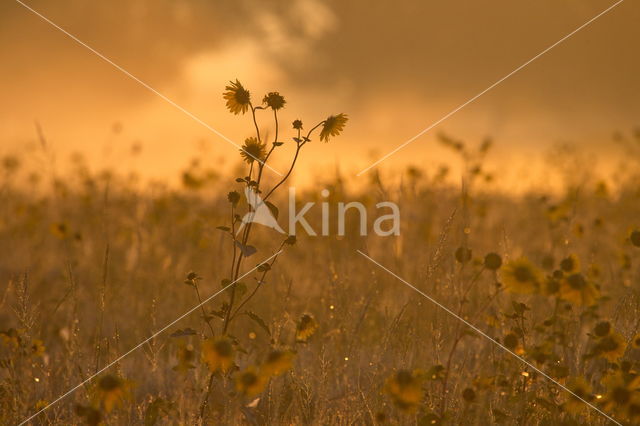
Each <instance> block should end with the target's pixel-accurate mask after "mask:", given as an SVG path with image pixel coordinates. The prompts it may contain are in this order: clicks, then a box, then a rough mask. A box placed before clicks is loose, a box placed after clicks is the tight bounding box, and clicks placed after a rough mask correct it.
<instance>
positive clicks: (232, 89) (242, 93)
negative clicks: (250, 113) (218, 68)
mask: <svg viewBox="0 0 640 426" xmlns="http://www.w3.org/2000/svg"><path fill="white" fill-rule="evenodd" d="M225 90H226V92H224V93H223V95H222V96H223V97H224V98H225V99H226V100H227V108H229V111H231V112H232V113H233V114H240V113H243V114H244V113H245V112H247V109H249V104H250V102H251V94H250V93H249V91H248V90H247V89H245V88H244V87H243V86H242V84H241V83H240V82H239V81H238V80H236V81H235V82H233V81H230V82H229V86H226V87H225Z"/></svg>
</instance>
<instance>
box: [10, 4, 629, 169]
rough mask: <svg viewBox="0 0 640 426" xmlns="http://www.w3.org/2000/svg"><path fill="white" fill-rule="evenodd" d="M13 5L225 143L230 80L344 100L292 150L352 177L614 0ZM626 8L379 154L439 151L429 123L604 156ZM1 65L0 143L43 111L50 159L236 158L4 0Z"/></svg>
mask: <svg viewBox="0 0 640 426" xmlns="http://www.w3.org/2000/svg"><path fill="white" fill-rule="evenodd" d="M24 3H25V4H26V5H28V6H29V7H31V8H33V9H34V10H36V11H37V12H38V13H40V14H42V15H43V16H45V17H46V18H48V19H49V20H50V21H52V22H53V23H55V24H56V25H58V26H59V27H61V28H63V29H64V30H66V31H68V32H69V33H71V34H73V35H74V36H75V37H77V38H78V39H79V40H81V41H82V42H83V43H86V44H87V45H88V46H90V47H91V48H93V49H94V50H96V51H98V52H100V53H101V54H103V55H104V56H106V57H108V58H109V59H110V60H111V61H113V62H114V63H116V64H117V65H119V66H120V67H122V68H123V69H124V70H126V71H127V72H128V73H130V74H131V75H134V76H135V77H136V78H137V79H139V80H140V81H142V82H144V83H145V84H147V85H148V86H150V87H152V88H153V89H154V90H156V91H157V92H159V93H161V94H163V95H164V96H166V97H168V98H169V99H171V100H172V101H173V102H175V104H177V105H179V106H180V107H181V108H183V109H184V110H186V111H188V112H189V113H190V114H192V115H193V116H195V117H197V118H198V119H199V120H201V121H202V122H204V123H206V124H207V125H208V126H210V127H211V128H214V129H216V130H217V131H218V132H220V133H222V134H223V135H225V136H226V137H227V138H229V139H231V140H232V141H234V142H235V143H237V144H241V143H242V141H243V140H244V139H245V138H246V137H248V136H251V131H252V125H251V122H250V120H249V117H248V116H234V115H231V114H229V113H228V111H226V110H225V105H224V100H223V99H222V92H223V91H224V86H225V85H226V84H227V82H228V81H229V80H231V79H236V78H237V79H239V80H240V81H241V82H242V83H243V84H244V85H245V86H246V87H247V88H248V89H249V90H250V91H251V93H252V97H253V99H255V100H260V99H261V98H262V96H263V95H264V94H265V93H267V92H270V91H279V92H280V93H281V94H283V95H284V96H285V98H286V100H287V107H286V109H285V110H284V111H283V112H282V114H281V122H282V123H285V125H284V126H285V127H288V125H289V123H290V122H291V121H293V120H294V119H297V118H300V119H302V120H303V122H305V123H309V124H315V123H317V122H319V121H321V120H323V119H324V118H326V117H327V116H328V115H330V114H335V113H341V112H344V113H347V114H348V115H349V117H350V121H349V123H348V126H347V129H346V130H345V133H344V134H343V135H342V136H340V137H339V138H336V139H335V140H332V141H331V142H329V143H328V144H324V143H321V142H319V141H314V142H315V143H312V144H310V145H308V148H305V150H306V152H304V153H303V157H302V159H301V162H300V170H301V171H300V172H299V175H301V176H302V177H303V178H304V177H306V178H308V179H311V178H315V177H318V176H322V175H324V174H330V173H332V172H333V171H334V170H335V169H336V168H340V170H342V171H343V172H344V173H346V174H354V175H355V174H356V173H357V172H358V171H360V170H362V169H364V168H366V167H368V166H369V165H370V164H371V163H373V162H374V161H375V160H377V159H379V158H380V157H382V156H384V155H385V154H387V153H388V152H390V151H392V150H393V149H394V148H396V147H397V146H399V145H401V144H402V143H403V142H405V141H407V140H408V139H410V138H412V137H413V136H415V135H416V134H417V133H419V132H420V131H422V130H423V129H425V128H427V127H428V126H430V125H431V124H432V123H434V122H436V121H438V120H440V119H441V118H442V117H443V116H445V115H446V114H448V113H449V112H450V111H452V110H454V109H455V108H456V107H458V106H459V105H461V104H463V103H465V102H466V101H468V100H469V99H471V98H473V97H474V96H475V95H477V94H478V93H480V92H482V91H483V90H485V89H486V88H487V87H489V86H491V85H492V84H493V83H495V82H496V81H498V80H500V79H501V78H503V77H505V76H506V75H508V74H509V73H511V72H512V71H513V70H515V69H516V68H518V67H519V66H520V65H522V64H523V63H525V62H526V61H528V60H530V59H531V58H533V57H534V56H536V55H537V54H539V53H540V52H542V51H543V50H544V49H546V48H547V47H549V46H550V45H552V44H554V43H556V42H557V41H558V40H560V39H562V38H563V37H565V36H566V35H567V34H569V33H571V32H572V31H573V30H575V29H576V28H578V27H579V26H581V25H583V24H584V23H585V22H587V21H588V20H590V19H591V18H593V17H594V16H596V15H598V14H599V13H600V12H602V11H603V10H605V9H607V8H608V7H609V6H611V5H612V4H614V3H615V0H610V1H603V0H538V1H535V2H534V1H521V0H515V1H514V0H492V1H484V2H479V1H477V0H450V1H447V2H442V1H432V0H428V1H396V2H382V1H380V2H371V1H364V0H350V1H337V0H336V1H334V0H328V1H322V0H292V1H264V0H239V1H238V0H234V1H208V0H154V1H152V0H111V1H109V2H106V1H103V2H86V1H82V0H57V1H51V0H48V1H42V0H30V1H26V0H25V2H24ZM638 22H640V4H639V3H637V2H634V1H633V0H626V1H624V2H622V3H621V4H620V5H618V6H617V7H615V8H614V9H612V10H611V11H610V12H608V13H607V14H605V15H603V16H602V17H600V18H599V19H597V20H595V21H594V22H593V23H591V24H590V25H589V26H587V27H586V28H584V29H583V30H581V31H579V32H578V33H576V34H575V35H573V36H572V37H570V38H568V39H567V40H566V41H564V42H563V43H561V44H560V45H558V46H556V47H555V48H553V49H552V50H550V51H549V52H548V53H546V54H544V55H543V56H541V57H540V58H539V59H537V60H536V61H534V62H532V63H531V64H529V65H527V66H526V67H524V68H523V69H521V70H520V71H518V72H517V73H516V74H514V75H512V76H511V77H509V78H508V79H506V80H505V81H503V82H502V83H500V84H499V85H497V86H496V87H495V88H493V89H492V90H491V91H489V92H488V93H486V94H484V95H482V96H481V97H479V98H478V99H477V100H475V101H474V102H472V103H470V104H469V105H467V106H466V107H464V108H463V109H461V110H460V111H459V112H457V113H455V114H454V115H452V116H451V117H450V118H448V119H447V120H445V121H443V122H442V123H440V124H439V125H437V126H436V127H434V128H433V129H432V130H430V131H429V132H427V133H425V134H424V135H423V136H421V137H420V138H418V139H416V140H415V141H413V142H412V143H410V144H409V145H407V146H406V147H405V148H403V149H401V150H400V151H398V152H397V153H396V154H394V155H393V156H391V157H389V158H388V159H386V160H385V161H383V162H382V163H380V165H379V167H380V168H383V169H388V170H396V169H401V168H405V167H407V166H408V165H418V166H421V167H426V168H435V167H436V166H437V165H438V164H439V163H441V162H443V161H449V160H450V157H448V154H447V152H446V151H445V150H444V149H443V148H442V147H441V146H440V145H439V144H438V143H437V142H436V140H437V134H438V133H439V132H444V133H446V134H449V135H452V136H454V137H456V138H460V139H462V140H465V141H467V142H468V143H469V144H477V143H479V142H480V141H481V140H483V139H484V138H485V137H491V138H492V139H493V140H494V141H495V151H494V152H493V153H492V154H491V162H492V165H493V167H494V168H496V169H498V170H501V169H502V168H504V169H505V170H506V169H507V168H509V167H511V168H512V169H513V168H516V165H519V166H518V167H520V168H522V167H524V166H527V165H529V166H530V165H531V164H532V162H533V161H534V159H535V161H537V162H538V163H537V164H538V166H539V167H542V168H543V169H544V167H545V158H548V152H549V147H550V146H551V145H553V144H556V143H560V142H570V143H574V144H576V146H578V147H579V149H584V150H585V151H589V152H590V153H592V154H591V155H592V158H595V159H597V160H598V161H600V162H605V163H606V162H607V160H608V159H609V158H610V157H612V156H615V155H618V154H619V153H620V152H619V150H618V148H617V146H615V144H614V143H613V142H612V134H613V133H614V132H617V131H619V132H623V133H630V132H631V131H632V130H633V129H634V128H635V127H636V126H638V125H640V96H638V95H639V94H640V57H639V55H638V41H639V40H640V26H638V25H637V23H638ZM0 63H2V67H0V93H2V102H0V154H6V153H20V152H27V151H29V150H34V149H37V144H36V140H37V133H36V125H35V123H38V125H39V126H40V127H41V129H42V131H43V134H44V135H45V136H46V139H47V142H48V144H49V145H50V147H51V149H52V150H53V151H54V152H55V153H56V155H57V157H58V158H60V159H61V160H60V162H61V163H64V162H63V160H64V159H66V158H68V157H69V155H70V154H71V153H73V152H79V153H82V154H83V155H84V156H85V157H86V158H87V161H88V163H89V164H90V165H91V167H92V168H94V169H96V170H97V169H101V168H115V169H124V168H134V169H136V170H138V171H139V172H140V173H142V174H143V175H144V176H147V177H151V178H162V179H167V180H172V179H174V178H175V177H177V176H178V175H179V174H178V173H179V171H180V170H181V169H183V168H184V167H185V166H186V165H187V164H188V163H189V161H190V159H191V158H193V157H194V156H200V157H202V161H203V162H205V163H206V164H211V165H212V166H215V167H221V168H223V167H229V166H231V165H233V164H235V163H236V162H237V159H238V152H237V148H236V147H235V146H234V145H233V144H231V143H229V142H228V141H226V140H224V139H223V138H221V137H220V136H218V135H216V134H214V133H213V132H212V131H211V130H210V129H208V128H207V127H205V126H203V125H202V124H201V123H198V122H197V121H196V120H194V118H193V117H191V116H189V115H188V114H186V113H185V112H184V111H181V110H179V109H177V108H176V107H175V106H173V105H171V104H169V103H168V102H166V100H163V99H162V98H161V97H160V96H158V95H157V94H156V93H153V92H152V91H150V90H148V89H147V88H145V87H144V86H143V85H142V84H140V83H139V82H137V81H134V80H133V79H131V78H130V77H128V76H127V75H125V74H124V73H123V72H121V71H119V70H118V69H116V68H115V67H114V66H113V65H111V64H109V63H107V62H105V61H104V60H102V59H101V58H100V57H98V56H97V55H96V54H95V53H93V52H91V51H90V50H88V49H87V48H86V47H83V46H81V45H80V44H78V43H77V42H75V41H73V40H72V39H71V38H69V37H68V36H67V35H65V34H64V33H63V32H62V31H60V30H59V29H56V28H55V27H53V26H52V25H51V24H49V23H47V22H45V21H44V20H43V19H42V18H41V17H39V16H37V15H36V14H34V13H33V12H32V11H30V10H28V9H26V8H25V7H23V6H22V5H21V4H20V3H18V2H15V1H13V0H7V1H4V2H2V3H1V4H0ZM262 118H263V119H264V120H263V123H262V125H263V126H264V129H265V130H266V129H267V128H268V126H269V125H270V123H269V120H268V116H264V117H262ZM291 136H293V134H291ZM285 142H286V139H285ZM132 146H138V147H141V151H140V154H139V155H138V156H135V157H134V156H132V155H131V150H132ZM290 148H291V143H289V144H286V143H285V147H284V148H283V149H282V152H281V156H280V158H278V159H277V162H276V163H274V167H275V168H276V169H278V170H284V169H285V168H286V160H287V158H289V155H290V154H291V150H290ZM525 170H527V169H526V167H525ZM505 173H506V172H505ZM518 173H519V174H517V175H516V176H522V173H523V172H522V170H520V171H519V172H518ZM524 173H525V174H526V171H525V172H524Z"/></svg>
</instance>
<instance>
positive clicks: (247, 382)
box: [235, 366, 267, 396]
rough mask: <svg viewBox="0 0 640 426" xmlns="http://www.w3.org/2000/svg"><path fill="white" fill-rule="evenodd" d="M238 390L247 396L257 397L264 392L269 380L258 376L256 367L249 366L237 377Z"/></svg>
mask: <svg viewBox="0 0 640 426" xmlns="http://www.w3.org/2000/svg"><path fill="white" fill-rule="evenodd" d="M235 379H236V380H235V381H236V389H237V390H238V392H240V393H242V394H243V395H246V396H255V395H257V394H259V393H260V392H262V391H263V390H264V387H265V385H266V384H267V379H266V378H265V377H264V376H262V375H261V374H258V372H257V371H256V369H255V367H253V366H249V367H247V369H246V370H244V371H242V372H240V373H238V374H237V375H236V377H235Z"/></svg>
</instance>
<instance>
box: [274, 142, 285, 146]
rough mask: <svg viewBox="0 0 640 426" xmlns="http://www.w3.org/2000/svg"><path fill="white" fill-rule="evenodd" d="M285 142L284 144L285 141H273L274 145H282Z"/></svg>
mask: <svg viewBox="0 0 640 426" xmlns="http://www.w3.org/2000/svg"><path fill="white" fill-rule="evenodd" d="M283 144H284V142H274V143H273V145H274V146H280V145H283Z"/></svg>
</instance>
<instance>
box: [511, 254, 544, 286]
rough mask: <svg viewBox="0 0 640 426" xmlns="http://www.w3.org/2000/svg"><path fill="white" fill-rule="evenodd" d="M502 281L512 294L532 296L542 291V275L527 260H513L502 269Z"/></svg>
mask: <svg viewBox="0 0 640 426" xmlns="http://www.w3.org/2000/svg"><path fill="white" fill-rule="evenodd" d="M502 281H503V282H504V286H505V288H506V289H507V290H508V291H509V292H511V293H518V294H531V293H536V292H538V290H539V289H540V282H541V281H542V280H541V273H540V271H539V270H538V268H536V267H535V266H534V265H533V264H532V263H531V262H529V261H528V260H527V259H525V258H521V259H518V260H513V261H511V262H509V263H508V264H507V265H505V267H504V268H503V269H502Z"/></svg>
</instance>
